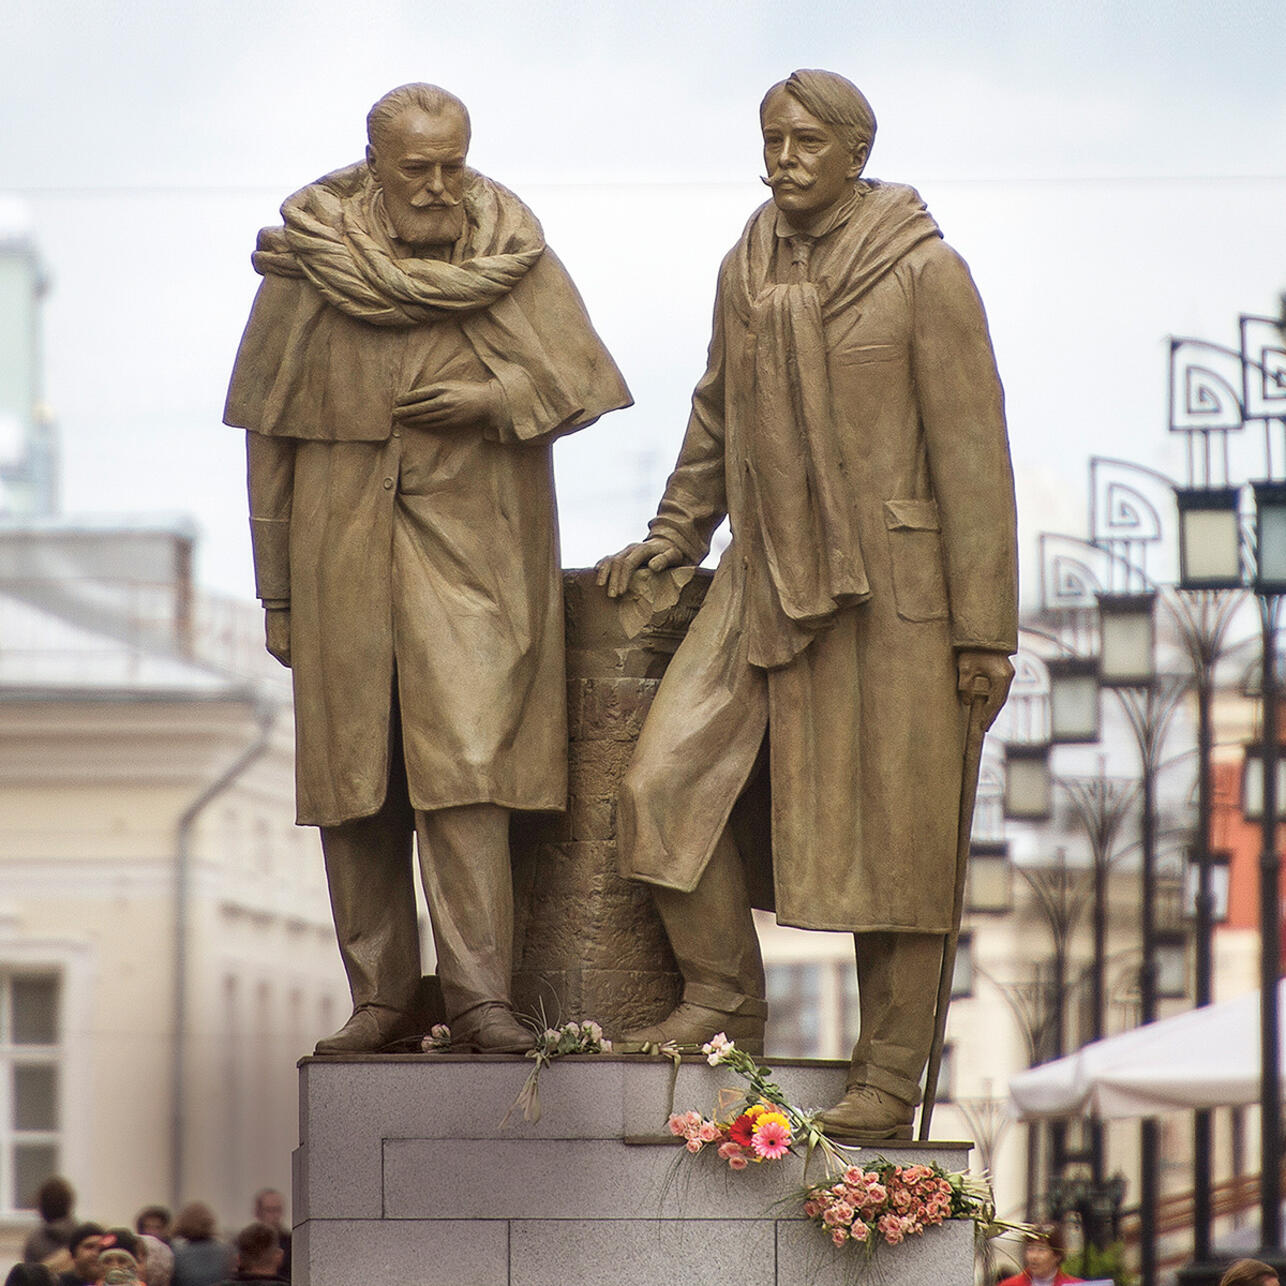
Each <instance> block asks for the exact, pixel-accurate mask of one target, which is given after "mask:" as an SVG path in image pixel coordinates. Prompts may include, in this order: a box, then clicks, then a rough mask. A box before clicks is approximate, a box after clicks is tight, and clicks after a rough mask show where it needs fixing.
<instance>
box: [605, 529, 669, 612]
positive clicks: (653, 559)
mask: <svg viewBox="0 0 1286 1286" xmlns="http://www.w3.org/2000/svg"><path fill="white" fill-rule="evenodd" d="M686 561H687V558H686V557H685V555H684V553H683V550H681V549H680V548H679V547H678V545H676V544H675V543H674V542H673V541H670V540H666V539H665V537H664V536H649V537H648V538H647V539H646V540H644V541H640V542H639V543H638V544H635V545H626V546H625V548H624V549H622V550H621V552H620V553H619V554H609V555H608V556H607V557H606V558H600V559H599V561H598V563H597V564H596V565H595V569H596V570H597V572H598V583H599V584H600V585H606V586H607V595H608V597H609V598H619V597H620V596H621V595H622V594H623V593H625V590H626V588H627V587H628V586H629V583H630V577H631V576H633V575H634V573H635V572H636V571H638V569H639V568H640V567H642V566H643V564H644V563H646V564H647V569H648V571H650V572H663V571H665V569H666V568H667V567H677V566H678V565H679V564H680V563H683V562H686Z"/></svg>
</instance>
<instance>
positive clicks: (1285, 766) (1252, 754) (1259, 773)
mask: <svg viewBox="0 0 1286 1286" xmlns="http://www.w3.org/2000/svg"><path fill="white" fill-rule="evenodd" d="M1241 814H1242V816H1243V817H1244V818H1245V819H1246V820H1247V821H1248V822H1258V821H1261V820H1262V819H1263V816H1264V748H1263V747H1262V746H1247V747H1246V758H1245V760H1244V761H1243V764H1242V771H1241ZM1283 816H1286V751H1283V752H1279V754H1278V756H1277V817H1278V820H1279V821H1280V820H1281V819H1282V817H1283Z"/></svg>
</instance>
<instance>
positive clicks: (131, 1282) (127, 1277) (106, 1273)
mask: <svg viewBox="0 0 1286 1286" xmlns="http://www.w3.org/2000/svg"><path fill="white" fill-rule="evenodd" d="M98 1266H99V1268H100V1270H101V1271H102V1273H103V1279H102V1280H103V1286H137V1284H138V1283H141V1282H142V1280H143V1279H142V1278H141V1277H140V1276H139V1265H138V1260H137V1259H135V1257H134V1256H133V1255H132V1254H130V1252H129V1251H128V1250H126V1249H124V1248H123V1247H121V1246H110V1247H108V1249H106V1250H104V1251H101V1252H100V1253H99V1256H98Z"/></svg>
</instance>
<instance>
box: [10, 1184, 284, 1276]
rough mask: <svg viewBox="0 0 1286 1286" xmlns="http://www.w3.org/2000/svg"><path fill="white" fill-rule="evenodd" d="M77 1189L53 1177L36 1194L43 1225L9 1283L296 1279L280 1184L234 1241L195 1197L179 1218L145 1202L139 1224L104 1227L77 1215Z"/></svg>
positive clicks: (261, 1196)
mask: <svg viewBox="0 0 1286 1286" xmlns="http://www.w3.org/2000/svg"><path fill="white" fill-rule="evenodd" d="M75 1199H76V1198H75V1193H74V1191H73V1190H72V1187H71V1184H69V1183H68V1182H67V1180H66V1179H63V1178H59V1177H55V1178H52V1179H48V1180H46V1181H45V1183H44V1184H42V1185H41V1188H40V1191H39V1192H38V1193H37V1196H36V1208H37V1210H38V1211H39V1214H40V1220H41V1222H40V1225H39V1226H38V1227H37V1228H36V1229H34V1230H33V1232H32V1233H31V1235H30V1236H29V1237H28V1238H27V1241H26V1244H25V1246H24V1247H23V1256H22V1262H21V1263H17V1264H15V1265H14V1266H13V1267H12V1268H11V1269H10V1270H9V1275H8V1277H6V1278H5V1282H4V1286H100V1284H101V1286H118V1284H119V1286H233V1283H241V1282H255V1283H259V1286H272V1284H273V1283H280V1284H288V1283H289V1281H290V1230H289V1228H287V1227H286V1226H285V1214H286V1201H285V1198H284V1197H283V1196H282V1194H281V1193H280V1192H278V1191H277V1190H276V1189H275V1188H264V1189H262V1190H261V1191H260V1192H257V1193H256V1194H255V1198H254V1220H253V1222H251V1223H249V1224H247V1225H246V1226H245V1227H244V1228H242V1229H241V1231H240V1232H239V1233H238V1234H237V1235H236V1236H235V1237H234V1238H232V1239H231V1240H225V1239H224V1238H222V1237H220V1236H219V1235H218V1223H217V1220H216V1219H215V1216H214V1211H213V1210H211V1209H210V1207H209V1206H208V1205H206V1204H205V1202H203V1201H193V1202H189V1204H187V1205H186V1206H184V1207H183V1208H182V1209H181V1210H180V1211H179V1212H178V1214H177V1215H176V1216H172V1215H171V1212H170V1211H169V1210H168V1209H167V1208H166V1207H165V1206H159V1205H158V1206H145V1207H144V1208H143V1209H142V1210H140V1211H139V1212H138V1215H137V1216H136V1218H135V1220H134V1227H133V1228H126V1227H105V1226H104V1225H103V1224H100V1223H95V1222H93V1221H92V1220H82V1219H79V1218H78V1217H77V1216H76V1214H75V1213H74V1206H75Z"/></svg>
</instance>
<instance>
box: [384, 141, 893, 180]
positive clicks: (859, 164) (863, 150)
mask: <svg viewBox="0 0 1286 1286" xmlns="http://www.w3.org/2000/svg"><path fill="white" fill-rule="evenodd" d="M366 150H367V152H368V153H369V152H370V148H367V149H366ZM870 155H871V145H870V144H869V143H859V144H858V145H857V149H856V150H855V151H854V153H853V164H852V165H850V166H849V167H848V177H849V178H850V179H857V178H861V176H862V171H863V170H864V169H866V162H867V159H868V158H869V157H870Z"/></svg>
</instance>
